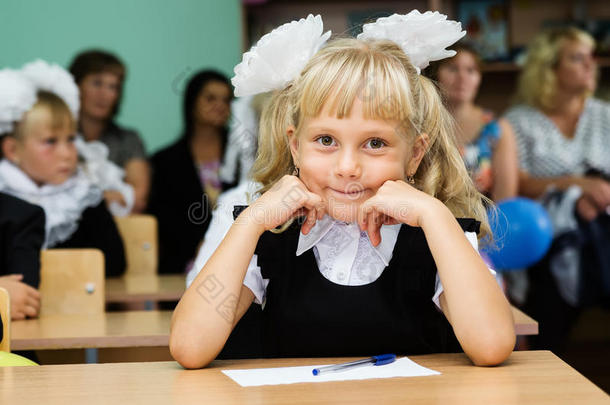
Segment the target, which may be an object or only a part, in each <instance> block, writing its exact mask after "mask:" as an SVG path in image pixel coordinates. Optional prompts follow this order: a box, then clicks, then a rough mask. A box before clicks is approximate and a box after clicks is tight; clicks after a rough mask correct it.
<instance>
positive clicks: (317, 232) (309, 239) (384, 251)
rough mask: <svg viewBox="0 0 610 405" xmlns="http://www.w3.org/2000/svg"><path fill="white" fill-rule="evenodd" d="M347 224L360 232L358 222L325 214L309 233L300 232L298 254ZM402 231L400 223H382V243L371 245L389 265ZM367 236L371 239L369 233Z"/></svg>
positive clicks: (354, 230) (356, 232)
mask: <svg viewBox="0 0 610 405" xmlns="http://www.w3.org/2000/svg"><path fill="white" fill-rule="evenodd" d="M342 224H345V225H346V226H347V227H349V228H350V230H351V231H352V233H354V234H359V233H360V229H359V228H358V224H356V223H349V224H346V223H344V222H339V221H336V220H334V219H333V218H331V217H330V216H328V215H325V216H324V218H322V219H321V220H319V221H317V222H316V224H315V225H314V227H313V228H312V229H311V231H309V233H308V234H307V235H303V234H302V233H299V243H298V245H297V251H296V255H297V256H300V255H302V254H303V253H304V252H306V251H307V250H309V249H311V248H312V247H314V246H315V245H316V244H317V243H318V242H320V240H321V239H322V238H323V237H324V236H325V235H326V234H328V233H329V232H330V231H331V229H332V230H333V232H335V231H339V229H340V226H341V225H342ZM352 228H353V229H352ZM399 231H400V224H397V225H382V226H381V243H379V245H378V246H373V245H372V244H371V247H372V248H373V250H374V251H375V252H377V254H378V255H379V258H380V259H381V260H382V261H383V263H384V264H385V265H386V266H388V265H389V264H390V260H391V259H392V252H393V251H394V245H395V244H396V239H397V238H398V232H399ZM365 238H366V239H367V240H368V241H369V243H370V240H369V238H368V235H367V236H365Z"/></svg>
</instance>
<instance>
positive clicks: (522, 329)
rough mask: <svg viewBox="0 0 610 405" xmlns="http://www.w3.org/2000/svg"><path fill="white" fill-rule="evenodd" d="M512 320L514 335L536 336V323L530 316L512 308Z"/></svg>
mask: <svg viewBox="0 0 610 405" xmlns="http://www.w3.org/2000/svg"><path fill="white" fill-rule="evenodd" d="M511 309H512V310H513V318H514V320H515V334H516V335H517V336H520V335H537V334H538V322H536V321H535V320H534V319H533V318H531V317H530V316H528V315H526V314H524V313H523V312H521V311H520V310H519V309H518V308H515V307H512V306H511Z"/></svg>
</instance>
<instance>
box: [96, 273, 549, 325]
mask: <svg viewBox="0 0 610 405" xmlns="http://www.w3.org/2000/svg"><path fill="white" fill-rule="evenodd" d="M185 280H186V278H185V276H184V275H181V274H178V275H154V276H151V275H144V276H125V277H120V278H110V279H107V280H106V302H107V303H109V302H112V303H115V302H123V303H126V302H145V301H153V302H158V301H178V300H179V299H180V297H182V294H184V291H185V289H186V281H185ZM512 310H513V317H514V318H515V332H516V334H517V335H537V334H538V322H536V321H535V320H534V319H532V318H531V317H529V316H528V315H526V314H524V313H523V312H521V311H520V310H519V309H517V308H515V307H512Z"/></svg>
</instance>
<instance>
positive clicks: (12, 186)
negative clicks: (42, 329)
mask: <svg viewBox="0 0 610 405" xmlns="http://www.w3.org/2000/svg"><path fill="white" fill-rule="evenodd" d="M0 88H2V90H3V94H2V96H0V133H4V134H6V135H5V136H4V137H3V139H2V153H3V159H2V160H0V191H2V192H5V193H7V194H11V195H13V196H15V197H17V198H20V199H22V200H25V201H27V202H30V203H32V204H36V205H40V206H41V207H42V208H43V209H44V211H45V215H46V227H45V228H46V232H45V233H46V235H45V243H44V247H45V248H98V249H100V250H101V251H102V252H103V253H104V257H105V264H106V275H107V276H118V275H121V274H122V273H123V272H124V270H125V254H124V249H123V243H122V240H121V237H120V235H119V233H118V230H117V227H116V225H115V223H114V219H113V218H112V216H111V214H110V212H109V211H108V209H107V208H106V204H105V201H104V194H103V190H102V189H101V188H100V187H99V186H98V185H97V184H94V183H93V182H92V181H91V179H90V178H89V177H87V175H86V174H85V173H84V171H83V170H82V169H81V168H80V167H79V165H78V155H77V150H76V146H75V144H74V142H75V138H76V134H75V131H76V125H75V118H74V117H75V113H76V111H78V88H77V87H76V85H75V84H74V81H73V80H72V78H71V76H70V75H69V73H67V72H66V71H65V70H63V69H62V68H61V67H59V66H57V65H49V64H47V63H46V62H43V61H37V62H34V63H31V64H29V65H26V66H24V67H23V69H22V70H20V71H13V70H8V69H5V70H3V71H0Z"/></svg>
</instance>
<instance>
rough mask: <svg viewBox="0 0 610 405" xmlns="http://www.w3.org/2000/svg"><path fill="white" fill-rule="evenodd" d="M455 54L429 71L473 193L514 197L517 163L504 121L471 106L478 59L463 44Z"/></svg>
mask: <svg viewBox="0 0 610 405" xmlns="http://www.w3.org/2000/svg"><path fill="white" fill-rule="evenodd" d="M452 49H454V50H455V51H456V52H457V54H456V55H455V56H454V57H452V58H449V59H443V60H441V61H439V62H436V63H435V64H431V67H430V68H429V76H431V77H432V78H433V79H435V80H436V81H437V82H438V86H439V87H440V90H441V92H442V94H443V96H444V99H445V104H446V106H447V108H448V110H449V112H451V114H452V115H453V117H454V119H455V121H456V124H457V127H458V131H457V133H456V135H457V136H456V138H457V141H458V144H459V147H460V152H461V154H462V158H463V159H464V162H465V163H466V167H467V169H468V171H469V173H470V175H471V176H472V179H473V181H474V182H475V185H476V186H477V189H478V190H479V191H480V192H481V193H483V194H485V195H486V196H487V197H489V198H491V199H492V200H494V201H501V200H503V199H506V198H510V197H514V196H515V195H517V188H518V159H517V147H516V144H515V136H514V133H513V130H512V128H511V126H510V125H509V124H508V122H507V121H506V120H505V119H498V118H497V117H495V115H494V113H493V112H492V111H490V110H486V109H485V108H483V107H481V106H479V105H477V104H475V99H476V97H477V93H478V91H479V85H480V84H481V59H480V57H479V55H478V53H477V52H476V51H475V50H474V49H473V48H471V47H469V46H467V45H465V44H458V45H456V46H455V47H453V48H452Z"/></svg>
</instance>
